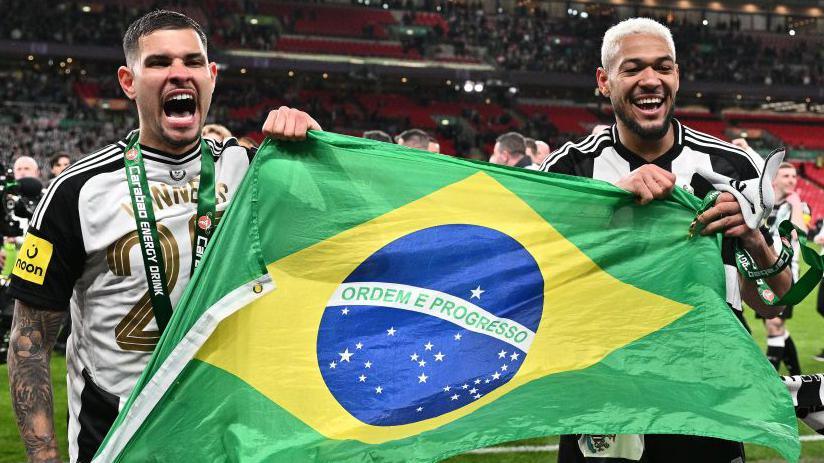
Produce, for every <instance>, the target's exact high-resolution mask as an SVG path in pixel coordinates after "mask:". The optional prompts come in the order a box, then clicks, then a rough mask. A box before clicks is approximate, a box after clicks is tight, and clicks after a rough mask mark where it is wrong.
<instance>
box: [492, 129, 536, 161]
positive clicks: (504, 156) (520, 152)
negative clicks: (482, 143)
mask: <svg viewBox="0 0 824 463" xmlns="http://www.w3.org/2000/svg"><path fill="white" fill-rule="evenodd" d="M489 162H491V163H492V164H500V165H502V166H512V167H523V168H526V167H528V166H529V165H530V164H531V163H532V160H531V159H530V158H529V157H527V155H526V139H525V138H524V136H523V135H521V134H520V133H518V132H507V133H505V134H503V135H501V136H499V137H498V139H497V140H496V141H495V146H494V147H493V148H492V156H490V157H489Z"/></svg>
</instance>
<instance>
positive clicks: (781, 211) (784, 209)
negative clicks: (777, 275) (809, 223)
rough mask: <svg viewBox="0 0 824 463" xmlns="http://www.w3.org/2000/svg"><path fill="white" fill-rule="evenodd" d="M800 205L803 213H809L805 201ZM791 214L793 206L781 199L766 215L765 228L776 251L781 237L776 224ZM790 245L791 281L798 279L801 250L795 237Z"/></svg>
mask: <svg viewBox="0 0 824 463" xmlns="http://www.w3.org/2000/svg"><path fill="white" fill-rule="evenodd" d="M801 207H802V208H803V209H804V211H803V212H804V214H806V215H810V212H811V211H810V206H809V205H808V204H807V203H804V202H802V203H801ZM792 215H793V207H792V206H790V204H789V203H787V201H782V202H780V203H777V204H775V205H774V206H773V208H772V211H770V216H769V217H767V228H769V230H770V235H771V236H772V239H773V248H775V252H777V253H780V252H781V237H780V236H779V235H778V226H779V225H781V223H782V222H784V221H785V220H790V219H791V218H792ZM792 246H793V251H794V253H793V260H792V262H791V263H790V269H791V270H792V272H793V281H798V276H799V267H798V254H799V253H800V252H801V244H800V243H799V242H798V239H797V238H794V239H793V240H792Z"/></svg>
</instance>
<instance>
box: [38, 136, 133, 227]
mask: <svg viewBox="0 0 824 463" xmlns="http://www.w3.org/2000/svg"><path fill="white" fill-rule="evenodd" d="M122 154H123V148H121V147H120V146H118V145H117V144H111V145H108V146H106V147H105V148H103V149H101V150H98V151H96V152H94V153H92V154H90V155H89V156H86V157H85V158H83V159H81V160H79V161H77V162H76V163H74V164H72V165H70V166H69V167H68V168H67V169H66V170H65V171H64V172H63V173H61V174H60V175H58V176H57V178H55V179H54V181H53V182H52V184H51V185H50V186H49V189H48V190H47V191H46V194H45V195H44V196H43V199H41V200H40V203H39V204H38V205H37V207H36V208H35V210H34V214H32V218H31V224H32V225H33V226H34V228H36V229H39V228H40V225H41V222H42V219H43V211H44V210H45V209H46V208H47V207H49V204H50V203H51V200H52V198H53V197H54V192H55V191H57V189H58V188H60V185H62V184H63V183H65V182H66V181H68V180H69V179H70V178H72V177H74V176H76V175H78V174H82V173H83V172H87V171H88V170H90V169H94V168H95V167H97V166H99V165H102V164H105V163H108V162H111V161H113V160H115V159H118V158H122Z"/></svg>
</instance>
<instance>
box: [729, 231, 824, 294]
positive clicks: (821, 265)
mask: <svg viewBox="0 0 824 463" xmlns="http://www.w3.org/2000/svg"><path fill="white" fill-rule="evenodd" d="M793 230H795V232H796V235H797V236H798V242H799V244H800V245H801V246H800V247H801V258H802V259H804V262H806V263H807V265H809V266H810V268H809V269H808V270H807V271H806V272H804V275H802V276H801V278H799V279H798V281H796V282H794V283H793V285H792V286H791V287H790V289H789V291H787V292H786V293H785V294H784V296H782V297H780V298H776V294H775V292H774V291H773V290H772V288H770V285H768V284H767V281H766V279H767V278H770V277H772V276H775V275H777V274H778V273H780V272H781V271H782V270H784V268H786V267H787V265H789V264H790V262H791V261H792V258H793V254H794V252H795V251H794V250H793V248H792V244H791V243H792V232H793ZM778 235H779V237H780V239H781V253H780V254H779V256H778V259H777V260H776V261H775V263H774V264H773V265H772V266H770V267H769V268H767V269H761V270H759V268H758V265H756V263H755V259H753V258H752V256H751V255H750V253H749V252H747V250H746V249H743V248H742V247H741V246H740V243H739V242H738V241H736V244H735V264H736V266H737V267H738V271H739V272H740V273H741V275H743V277H744V278H746V279H748V280H755V284H756V286H757V287H758V296H759V297H761V300H762V301H764V303H765V304H767V305H795V304H798V303H799V302H801V301H803V300H804V298H805V297H807V296H808V295H809V294H810V293H811V292H812V291H813V290H814V289H815V288H816V287H817V286H818V284H819V283H820V282H821V277H822V275H824V258H823V257H822V256H820V255H818V252H816V250H815V249H813V248H812V247H810V246H809V245H807V237H806V235H805V233H804V231H803V230H801V229H800V228H798V227H796V226H795V225H793V224H792V222H790V221H789V220H785V221H783V222H781V224H780V225H779V226H778Z"/></svg>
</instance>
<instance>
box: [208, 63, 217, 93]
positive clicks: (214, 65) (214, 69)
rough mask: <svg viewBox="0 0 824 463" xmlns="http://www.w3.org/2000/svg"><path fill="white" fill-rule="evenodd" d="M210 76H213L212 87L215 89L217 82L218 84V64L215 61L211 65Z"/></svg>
mask: <svg viewBox="0 0 824 463" xmlns="http://www.w3.org/2000/svg"><path fill="white" fill-rule="evenodd" d="M209 75H211V76H212V86H213V87H214V85H215V82H217V63H215V62H214V61H212V62H211V63H209Z"/></svg>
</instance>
